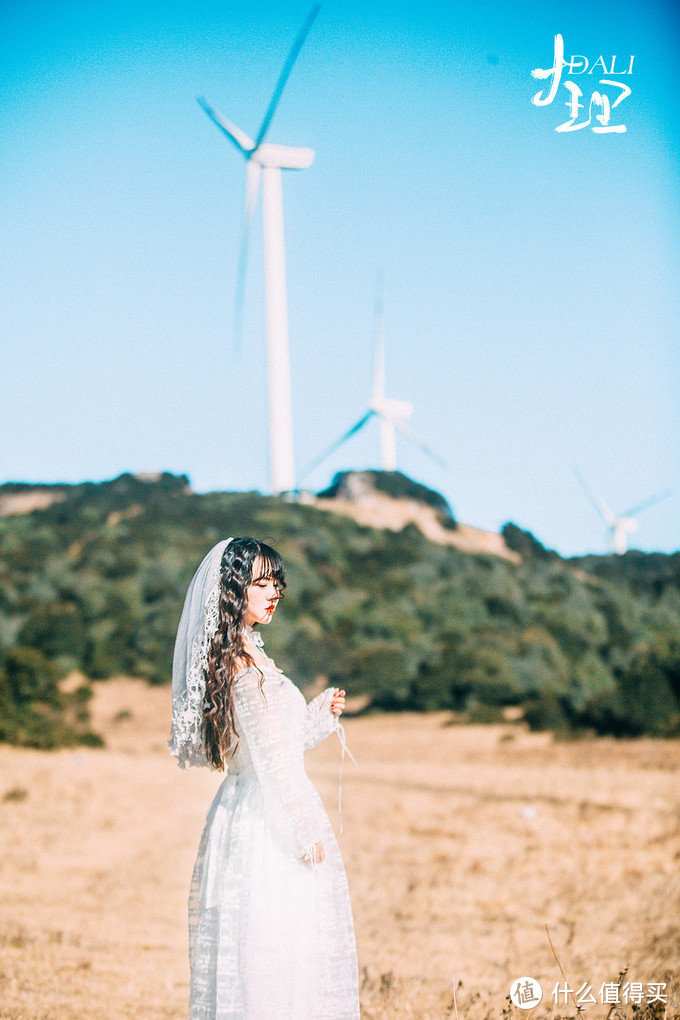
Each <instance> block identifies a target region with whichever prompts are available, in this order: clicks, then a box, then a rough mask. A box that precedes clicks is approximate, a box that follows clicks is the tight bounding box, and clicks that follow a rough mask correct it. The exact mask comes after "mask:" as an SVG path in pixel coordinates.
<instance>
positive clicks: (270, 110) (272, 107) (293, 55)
mask: <svg viewBox="0 0 680 1020" xmlns="http://www.w3.org/2000/svg"><path fill="white" fill-rule="evenodd" d="M320 10H321V4H314V6H313V7H312V9H311V11H310V12H309V14H308V15H307V18H306V20H305V23H304V25H303V26H302V28H301V29H300V31H299V32H298V34H297V38H296V40H295V42H294V43H293V45H292V48H291V51H290V53H289V54H288V59H287V60H286V62H285V64H284V65H283V70H282V71H281V74H280V75H279V80H278V81H277V83H276V88H275V89H274V93H273V95H272V97H271V99H270V100H269V106H268V107H267V112H266V113H265V115H264V120H263V121H262V123H261V124H260V130H259V131H258V133H257V138H256V139H255V148H256V149H257V147H258V146H259V145H261V144H262V142H263V141H264V136H265V135H266V134H267V131H268V130H269V125H270V124H271V122H272V117H273V116H274V114H275V112H276V107H277V106H278V105H279V100H280V99H281V96H282V95H283V90H284V89H285V87H286V82H287V81H288V79H289V77H290V72H291V71H292V70H293V65H294V64H295V61H296V60H297V58H298V55H299V53H300V50H301V49H302V47H303V46H304V44H305V39H306V38H307V36H308V34H309V30H310V28H311V27H312V25H313V24H314V19H315V18H316V16H317V14H318V13H319V11H320Z"/></svg>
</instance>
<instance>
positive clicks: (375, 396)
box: [371, 270, 385, 406]
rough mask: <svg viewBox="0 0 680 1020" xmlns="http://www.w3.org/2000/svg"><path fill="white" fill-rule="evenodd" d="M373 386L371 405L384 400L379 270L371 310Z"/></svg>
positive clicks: (382, 286) (382, 284) (382, 290)
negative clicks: (372, 323)
mask: <svg viewBox="0 0 680 1020" xmlns="http://www.w3.org/2000/svg"><path fill="white" fill-rule="evenodd" d="M373 321H374V325H373V385H372V395H371V404H372V405H373V406H376V405H379V404H380V403H381V402H384V400H385V274H384V273H383V272H382V270H380V271H379V272H378V273H377V275H376V281H375V305H374V309H373Z"/></svg>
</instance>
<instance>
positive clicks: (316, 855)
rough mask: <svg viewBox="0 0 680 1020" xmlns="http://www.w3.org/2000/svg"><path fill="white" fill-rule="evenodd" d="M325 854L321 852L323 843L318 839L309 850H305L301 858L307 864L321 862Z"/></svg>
mask: <svg viewBox="0 0 680 1020" xmlns="http://www.w3.org/2000/svg"><path fill="white" fill-rule="evenodd" d="M325 856H326V855H325V853H324V852H323V843H322V842H321V840H319V842H318V843H317V844H316V845H315V846H313V847H312V849H311V850H308V851H307V853H306V854H305V856H304V857H303V858H302V860H303V861H305V862H306V863H307V864H321V862H322V860H323V859H324V857H325Z"/></svg>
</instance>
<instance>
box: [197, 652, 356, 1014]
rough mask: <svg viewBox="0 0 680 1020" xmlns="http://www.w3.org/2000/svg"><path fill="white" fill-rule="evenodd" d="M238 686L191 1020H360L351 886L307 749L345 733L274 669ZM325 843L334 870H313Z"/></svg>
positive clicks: (212, 833) (327, 698) (217, 806)
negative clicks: (315, 852) (309, 857)
mask: <svg viewBox="0 0 680 1020" xmlns="http://www.w3.org/2000/svg"><path fill="white" fill-rule="evenodd" d="M269 663H270V665H269V666H268V667H266V668H265V669H264V670H263V672H264V682H263V683H261V680H262V676H261V674H260V673H259V672H258V671H257V670H255V669H248V670H245V671H243V672H242V673H240V674H239V675H238V677H237V679H236V682H235V688H234V709H235V718H236V728H237V732H238V734H239V743H238V747H237V749H236V752H235V754H234V756H233V758H232V759H230V762H229V772H228V775H227V777H226V779H225V780H224V782H223V783H222V785H221V786H220V788H219V790H218V792H217V796H216V797H215V799H214V801H213V803H212V806H211V807H210V810H209V812H208V817H207V824H206V827H205V830H204V832H203V838H202V840H201V844H200V848H199V852H198V858H197V861H196V866H195V869H194V875H193V880H192V887H191V897H190V901H189V934H190V959H191V1003H190V1011H189V1014H190V1020H355V1018H357V1017H358V1016H359V995H358V987H357V958H356V946H355V941H354V928H353V924H352V912H351V907H350V901H349V893H348V889H347V879H346V877H345V870H344V867H343V864H342V858H341V856H340V850H339V848H338V844H337V842H336V839H335V835H334V833H333V830H332V828H331V825H330V821H329V819H328V816H327V815H326V812H325V810H324V808H323V806H322V804H321V800H320V799H319V796H318V794H317V792H316V790H315V789H314V787H313V786H312V783H311V782H310V780H309V778H308V777H307V775H306V773H305V770H304V763H303V751H304V750H307V749H308V748H310V747H314V746H315V745H316V744H318V743H319V742H320V741H321V740H323V739H324V738H325V737H327V736H328V735H329V734H330V733H332V732H333V731H334V730H335V729H337V728H338V721H337V719H336V717H335V716H334V715H333V713H332V712H331V709H330V703H331V699H332V696H333V690H332V688H329V689H328V690H326V691H324V692H323V693H322V694H320V695H319V696H318V697H317V698H315V699H314V700H313V701H311V702H310V703H309V704H308V705H307V704H306V703H305V699H304V697H303V695H302V694H301V692H300V691H299V690H298V689H297V687H295V685H294V684H293V683H292V682H291V681H290V680H289V679H288V678H287V677H285V676H284V675H283V674H282V673H281V672H280V671H279V670H278V669H277V668H276V667H275V665H274V663H273V662H272V661H271V659H270V660H269ZM319 841H321V843H322V844H323V848H324V852H325V860H324V861H322V862H321V863H318V864H312V863H306V862H305V861H304V860H303V857H304V856H305V854H307V853H309V851H310V850H311V849H312V848H313V847H314V846H315V844H316V843H317V842H319Z"/></svg>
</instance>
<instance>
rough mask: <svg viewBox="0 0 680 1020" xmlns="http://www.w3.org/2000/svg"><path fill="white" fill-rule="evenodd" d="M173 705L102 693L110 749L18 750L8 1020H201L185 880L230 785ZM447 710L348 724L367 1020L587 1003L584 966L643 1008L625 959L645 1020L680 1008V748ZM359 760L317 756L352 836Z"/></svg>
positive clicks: (2, 990)
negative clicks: (191, 1007)
mask: <svg viewBox="0 0 680 1020" xmlns="http://www.w3.org/2000/svg"><path fill="white" fill-rule="evenodd" d="M169 697H170V692H169V689H168V688H164V689H160V688H149V687H147V686H145V685H144V684H141V683H136V682H134V681H127V680H119V681H112V682H108V683H106V684H101V685H99V686H98V687H97V696H96V701H95V705H94V716H95V720H94V722H95V729H97V730H98V731H99V732H101V733H102V734H103V735H104V736H105V739H106V741H107V747H106V749H105V750H89V749H88V750H63V751H59V752H53V753H46V752H37V751H30V750H19V749H16V748H10V747H0V1018H2V1020H95V1018H100V1020H129V1018H133V1017H134V1018H143V1020H160V1018H167V1017H172V1018H178V1020H179V1018H186V1016H187V1000H188V963H187V935H186V900H187V892H188V887H189V879H190V874H191V869H192V865H193V859H194V854H195V852H196V848H197V845H198V841H199V837H200V833H201V829H202V826H203V821H204V816H205V812H206V810H207V808H208V806H209V804H210V801H211V799H212V796H213V793H214V791H215V789H216V788H217V786H218V785H219V782H220V777H218V776H217V775H216V774H214V773H210V772H209V771H208V770H205V769H193V770H190V771H188V772H186V773H181V772H179V770H178V769H177V768H176V766H175V764H174V761H173V760H172V759H171V758H170V757H169V755H168V752H167V748H166V740H167V736H168V733H167V730H168V718H169ZM449 723H450V720H449V718H448V717H447V715H446V714H436V715H430V716H417V715H398V716H379V717H359V718H350V719H348V720H347V722H346V727H345V728H346V732H347V738H348V744H349V746H350V748H351V750H352V752H353V754H354V756H355V758H356V759H357V761H358V763H359V768H358V769H356V768H355V767H354V766H353V765H352V763H351V762H349V761H348V760H347V759H346V761H345V769H344V780H343V821H344V832H343V834H342V835H341V836H340V837H339V839H340V844H341V847H342V850H343V854H344V858H345V864H346V867H347V873H348V878H349V883H350V891H351V894H352V903H353V908H354V915H355V923H356V931H357V942H358V949H359V965H360V981H361V988H362V991H361V1001H362V1018H363V1020H373V1018H376V1020H377V1018H398V1020H401V1018H417V1020H443V1018H448V1017H453V1016H455V1015H456V1009H457V1014H458V1016H459V1018H460V1020H463V1018H468V1020H482V1018H485V1017H489V1018H496V1020H500V1018H501V1014H502V1013H503V1011H505V1014H504V1015H505V1018H506V1020H507V1018H509V1017H513V1018H514V1020H520V1018H523V1017H528V1016H532V1017H534V1018H536V1020H539V1018H541V1017H557V1016H566V1015H569V1016H573V1015H574V1014H575V1012H576V1011H575V1007H574V1003H573V1002H572V1001H570V1002H569V1003H568V1004H566V1005H565V1004H564V1002H563V1001H562V999H563V992H560V995H559V1003H555V1001H554V996H553V990H554V989H555V986H556V985H557V984H558V983H559V984H560V988H561V989H563V988H564V981H565V978H566V980H567V981H568V984H569V986H570V987H571V988H573V989H574V991H575V992H576V993H580V997H581V998H584V999H587V998H588V995H589V994H590V995H591V996H592V998H594V999H595V1000H596V1001H595V1003H592V1002H586V1004H585V1013H584V1016H585V1018H586V1020H600V1018H602V1020H604V1018H605V1017H606V1016H607V1015H608V1013H609V1014H610V1015H611V1016H612V1017H615V1016H616V1012H617V1011H619V1012H623V1013H625V1014H626V1015H628V1016H630V1015H631V1014H632V1012H635V1011H631V1008H630V1007H627V1008H625V1009H623V1010H619V1007H618V1006H616V1005H615V1006H613V1008H612V1007H610V1005H609V1004H608V1003H609V1002H611V997H612V996H613V995H614V992H612V990H611V989H612V987H613V986H612V985H611V984H609V985H608V984H606V983H611V982H617V980H618V975H619V974H620V972H621V971H623V970H624V968H626V967H628V971H627V974H626V975H625V977H624V978H623V980H622V982H621V988H622V990H623V988H624V986H625V985H626V982H628V983H629V987H628V989H627V990H628V991H629V992H630V993H631V995H632V996H633V998H634V997H635V996H636V995H637V997H638V998H640V997H642V1001H641V1003H640V1005H639V1007H638V1008H637V1011H636V1012H637V1016H638V1017H641V1016H642V1015H644V1014H646V1015H648V1016H650V1015H651V1013H652V1012H654V1013H655V1015H656V1016H657V1017H659V1018H661V1017H663V1016H664V1014H665V1015H666V1016H667V1017H669V1018H670V1017H675V1016H677V1015H678V1014H680V868H679V865H680V782H679V779H680V743H671V742H662V741H651V740H644V741H635V742H632V741H631V742H620V743H619V742H614V741H610V740H596V741H589V742H579V743H555V742H554V741H553V740H552V738H551V737H550V736H549V735H545V734H530V733H528V732H525V731H524V730H523V729H521V728H519V727H516V726H513V725H511V724H508V725H502V726H489V727H481V726H474V727H462V726H455V725H450V724H449ZM339 762H340V748H339V744H338V742H337V741H336V740H335V738H331V739H330V740H327V741H325V743H324V744H323V745H321V746H320V747H319V748H317V749H315V750H314V751H313V752H311V753H310V754H309V755H308V771H309V773H310V775H311V777H312V779H313V780H314V782H315V783H316V785H317V787H318V789H319V792H320V793H321V795H322V797H323V799H324V801H325V803H326V806H327V808H328V811H329V814H330V817H331V820H332V821H333V823H334V825H335V827H336V831H337V828H338V825H337V821H338V809H337V796H338V767H339ZM546 925H547V926H548V930H549V934H550V938H551V939H552V942H553V945H554V947H555V951H556V953H557V956H558V957H559V961H560V963H561V966H562V968H563V970H564V976H563V975H562V974H561V973H560V970H559V967H558V964H557V962H556V960H555V957H554V955H553V952H552V950H551V947H550V942H549V940H548V935H547V933H546ZM521 977H533V978H534V979H537V980H538V981H540V983H541V985H542V988H543V1002H542V1004H541V1005H540V1006H538V1007H537V1008H536V1009H535V1010H534V1011H533V1013H532V1012H530V1011H528V1010H522V1009H518V1008H516V1007H510V1006H509V1003H508V1000H507V998H506V997H507V996H508V994H509V991H510V988H511V985H512V986H514V985H515V984H516V982H517V980H518V979H519V978H521ZM664 983H665V984H666V986H667V987H666V988H665V989H663V988H661V989H656V992H658V993H659V994H660V995H662V996H663V995H665V996H666V997H667V999H668V1002H667V1003H663V1001H659V1000H657V1002H656V1003H651V1000H652V999H653V998H654V997H655V990H654V987H653V986H654V985H658V984H664ZM454 986H455V989H456V1002H455V1005H454V1001H453V989H454ZM636 988H637V990H636ZM603 998H604V999H605V1002H604V1003H603V1002H602V1001H601V999H603ZM650 1005H651V1006H653V1009H649V1008H647V1009H645V1007H646V1006H650Z"/></svg>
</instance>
